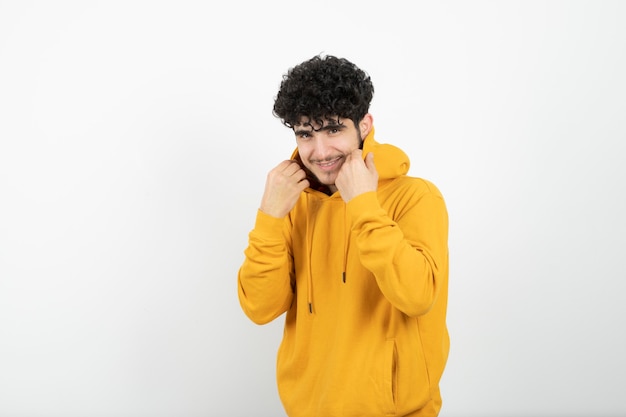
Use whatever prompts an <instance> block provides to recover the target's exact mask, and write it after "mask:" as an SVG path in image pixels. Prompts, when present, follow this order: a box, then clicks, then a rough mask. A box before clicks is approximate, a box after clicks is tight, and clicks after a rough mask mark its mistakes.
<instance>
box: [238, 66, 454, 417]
mask: <svg viewBox="0 0 626 417" xmlns="http://www.w3.org/2000/svg"><path fill="white" fill-rule="evenodd" d="M373 93H374V88H373V85H372V83H371V80H370V77H369V76H368V75H367V74H366V73H365V72H363V71H362V70H361V69H359V68H358V67H356V66H355V65H354V64H352V63H351V62H349V61H347V60H345V59H341V58H337V57H334V56H325V57H322V56H316V57H313V58H312V59H310V60H308V61H305V62H303V63H301V64H299V65H297V66H295V67H294V68H292V69H290V70H289V71H288V73H287V74H286V75H285V76H284V77H283V81H282V83H281V86H280V90H279V92H278V95H277V97H276V101H275V103H274V114H275V115H276V117H278V118H280V119H281V120H282V122H283V124H284V125H286V126H287V127H289V128H291V129H293V131H294V133H295V138H296V145H297V149H296V150H295V151H294V153H293V155H292V157H291V159H289V160H286V161H283V162H281V163H280V164H278V165H277V166H276V167H275V168H274V169H272V170H271V171H270V173H269V174H268V176H267V182H266V185H265V192H264V194H263V197H262V200H261V205H260V207H259V210H258V212H257V214H256V223H255V226H254V229H253V230H252V231H251V232H250V235H249V245H248V248H247V249H246V250H245V260H244V262H243V264H242V266H241V268H240V270H239V278H238V282H239V300H240V303H241V307H242V308H243V311H244V312H245V313H246V315H247V316H248V317H249V318H250V319H251V320H253V321H254V322H255V323H258V324H264V323H268V322H270V321H272V320H274V319H276V318H277V317H279V316H280V315H282V314H283V313H285V312H286V313H287V314H286V318H285V329H284V336H283V340H282V343H281V345H280V348H279V352H278V361H277V362H278V363H277V382H278V390H279V394H280V398H281V400H282V402H283V405H284V407H285V411H286V412H287V414H288V415H289V416H290V417H305V416H310V417H332V416H341V417H348V416H355V417H356V416H358V417H368V416H377V417H380V416H419V417H427V416H428V417H432V416H437V415H438V414H439V410H440V408H441V395H440V391H439V380H440V378H441V375H442V373H443V370H444V367H445V364H446V360H447V357H448V350H449V338H448V331H447V327H446V308H447V295H448V216H447V211H446V206H445V203H444V200H443V197H442V195H441V193H440V192H439V190H438V189H437V188H436V187H435V186H434V185H433V184H432V183H431V182H429V181H426V180H423V179H418V178H412V177H409V176H407V175H406V174H407V172H408V169H409V159H408V157H407V155H406V154H405V153H404V152H403V151H401V150H400V149H398V148H397V147H394V146H392V145H388V144H380V143H378V142H376V141H375V139H374V126H373V118H372V115H371V114H369V113H368V111H369V105H370V102H371V100H372V97H373Z"/></svg>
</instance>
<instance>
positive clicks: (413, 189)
mask: <svg viewBox="0 0 626 417" xmlns="http://www.w3.org/2000/svg"><path fill="white" fill-rule="evenodd" d="M381 189H384V190H386V191H387V193H389V194H398V193H400V194H409V195H411V196H413V198H420V197H424V196H431V197H438V198H441V199H443V194H442V193H441V190H440V189H439V187H437V186H436V185H435V184H434V183H433V182H432V181H430V180H427V179H425V178H419V177H411V176H408V175H401V176H399V177H396V178H394V179H393V180H391V181H388V182H387V183H386V184H384V185H383V186H382V187H381Z"/></svg>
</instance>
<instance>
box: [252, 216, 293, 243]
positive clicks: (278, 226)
mask: <svg viewBox="0 0 626 417" xmlns="http://www.w3.org/2000/svg"><path fill="white" fill-rule="evenodd" d="M284 224H285V218H284V217H283V218H279V217H273V216H270V215H269V214H267V213H265V212H263V211H261V210H257V213H256V220H255V223H254V230H255V232H256V233H258V234H259V235H261V236H264V237H266V238H282V232H283V225H284Z"/></svg>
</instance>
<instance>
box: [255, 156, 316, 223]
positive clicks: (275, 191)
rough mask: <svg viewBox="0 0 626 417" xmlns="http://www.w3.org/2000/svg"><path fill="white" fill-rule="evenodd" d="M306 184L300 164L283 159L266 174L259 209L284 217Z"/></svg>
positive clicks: (307, 184) (307, 182)
mask: <svg viewBox="0 0 626 417" xmlns="http://www.w3.org/2000/svg"><path fill="white" fill-rule="evenodd" d="M308 186H309V181H308V180H307V179H306V172H304V170H303V169H302V168H301V167H300V165H299V164H298V163H297V162H296V161H294V160H287V161H283V162H281V163H280V164H278V165H277V166H276V167H275V168H274V169H272V170H271V171H270V172H269V173H268V174H267V180H266V182H265V192H264V193H263V198H262V200H261V207H260V210H261V211H262V212H264V213H266V214H269V215H270V216H273V217H279V218H280V217H285V216H286V215H287V214H288V213H289V211H291V209H292V208H293V206H295V205H296V202H297V201H298V197H299V196H300V193H301V192H302V191H304V190H305V189H306V188H307V187H308Z"/></svg>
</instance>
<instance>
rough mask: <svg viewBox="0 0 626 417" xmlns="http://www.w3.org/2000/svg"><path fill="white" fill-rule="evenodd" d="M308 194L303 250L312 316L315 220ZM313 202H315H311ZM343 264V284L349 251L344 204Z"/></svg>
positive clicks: (344, 205)
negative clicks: (306, 259) (305, 255)
mask: <svg viewBox="0 0 626 417" xmlns="http://www.w3.org/2000/svg"><path fill="white" fill-rule="evenodd" d="M309 197H310V196H309V194H308V193H306V197H305V199H304V202H305V213H306V229H305V234H304V236H305V245H306V247H305V249H306V253H307V256H308V271H307V278H306V280H307V281H306V286H307V307H308V309H309V314H313V266H312V264H313V263H312V254H313V229H314V223H315V221H314V220H313V219H315V217H314V215H315V214H314V213H312V211H311V210H310V205H311V202H309ZM313 202H315V200H313ZM342 238H343V263H342V271H341V281H342V282H343V283H344V284H345V283H346V279H347V274H346V270H347V269H348V268H347V265H348V251H349V250H350V224H349V221H348V210H347V207H346V204H345V203H344V204H343V233H342Z"/></svg>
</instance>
